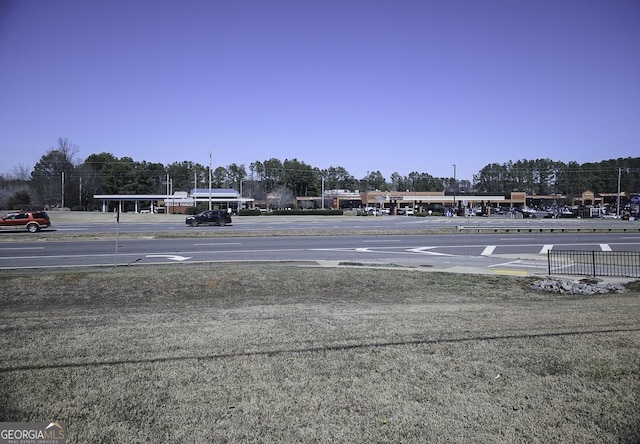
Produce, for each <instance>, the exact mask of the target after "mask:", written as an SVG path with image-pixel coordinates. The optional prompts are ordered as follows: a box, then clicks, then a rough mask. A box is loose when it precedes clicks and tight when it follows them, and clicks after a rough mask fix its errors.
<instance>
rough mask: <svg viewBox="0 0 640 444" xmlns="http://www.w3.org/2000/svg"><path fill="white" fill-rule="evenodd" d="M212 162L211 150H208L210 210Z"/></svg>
mask: <svg viewBox="0 0 640 444" xmlns="http://www.w3.org/2000/svg"><path fill="white" fill-rule="evenodd" d="M212 162H213V151H209V210H211V165H212Z"/></svg>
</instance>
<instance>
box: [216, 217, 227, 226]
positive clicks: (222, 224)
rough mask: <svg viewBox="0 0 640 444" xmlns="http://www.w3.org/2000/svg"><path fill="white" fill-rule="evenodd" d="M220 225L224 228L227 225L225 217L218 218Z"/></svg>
mask: <svg viewBox="0 0 640 444" xmlns="http://www.w3.org/2000/svg"><path fill="white" fill-rule="evenodd" d="M218 225H220V226H221V227H224V226H225V225H226V223H225V221H224V217H219V218H218Z"/></svg>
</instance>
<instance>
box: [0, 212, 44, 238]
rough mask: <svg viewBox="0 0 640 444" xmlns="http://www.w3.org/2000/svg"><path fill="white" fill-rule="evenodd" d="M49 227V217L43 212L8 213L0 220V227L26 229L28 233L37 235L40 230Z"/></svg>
mask: <svg viewBox="0 0 640 444" xmlns="http://www.w3.org/2000/svg"><path fill="white" fill-rule="evenodd" d="M49 226H51V221H50V220H49V215H48V214H47V213H45V212H44V211H21V212H19V213H8V214H5V215H4V216H2V219H0V227H3V228H4V227H9V228H14V229H15V228H26V229H27V231H28V232H30V233H37V232H38V231H40V230H41V229H42V228H47V227H49Z"/></svg>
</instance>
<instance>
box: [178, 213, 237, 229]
mask: <svg viewBox="0 0 640 444" xmlns="http://www.w3.org/2000/svg"><path fill="white" fill-rule="evenodd" d="M185 223H186V224H187V225H191V226H192V227H197V226H198V225H203V224H209V225H210V224H214V225H220V226H221V227H224V226H225V225H227V224H230V223H231V215H229V213H228V212H227V210H207V211H203V212H202V213H198V214H196V215H195V216H189V217H187V219H186V220H185Z"/></svg>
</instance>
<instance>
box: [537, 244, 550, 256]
mask: <svg viewBox="0 0 640 444" xmlns="http://www.w3.org/2000/svg"><path fill="white" fill-rule="evenodd" d="M549 250H553V245H543V246H542V250H540V253H539V254H547V253H548V252H549Z"/></svg>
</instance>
